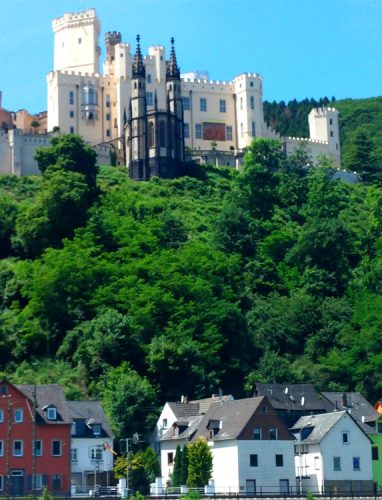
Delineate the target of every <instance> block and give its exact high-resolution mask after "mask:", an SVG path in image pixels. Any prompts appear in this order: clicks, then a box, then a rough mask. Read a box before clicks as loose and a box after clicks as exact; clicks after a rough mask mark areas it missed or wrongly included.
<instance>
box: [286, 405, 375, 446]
mask: <svg viewBox="0 0 382 500" xmlns="http://www.w3.org/2000/svg"><path fill="white" fill-rule="evenodd" d="M345 415H346V416H348V417H349V418H350V419H351V420H353V422H354V424H355V425H356V426H357V427H358V428H359V429H360V431H361V432H362V433H363V434H365V435H366V437H367V438H368V439H370V438H369V437H368V436H367V433H366V432H365V430H364V429H363V428H361V427H360V426H359V425H358V424H357V422H356V421H355V420H354V418H353V417H352V416H351V415H350V414H349V413H348V412H346V411H334V412H331V413H322V414H319V415H308V416H305V417H301V418H299V419H298V421H297V422H296V423H295V424H294V426H293V427H292V429H291V431H292V432H293V433H294V434H296V433H297V434H298V436H297V437H298V439H299V440H300V435H299V434H300V432H301V431H302V429H309V428H311V429H312V431H311V432H310V433H309V434H307V435H306V436H305V437H303V436H301V438H302V439H301V441H302V442H303V443H306V444H313V443H320V442H321V441H322V440H323V438H324V437H325V436H326V435H327V433H328V432H329V431H330V430H331V429H332V428H333V427H334V426H335V425H336V424H337V422H339V421H340V420H341V419H342V418H344V417H345Z"/></svg>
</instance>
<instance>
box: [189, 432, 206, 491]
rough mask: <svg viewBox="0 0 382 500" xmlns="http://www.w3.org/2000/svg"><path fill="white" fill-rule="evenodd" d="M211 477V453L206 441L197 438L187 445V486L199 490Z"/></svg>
mask: <svg viewBox="0 0 382 500" xmlns="http://www.w3.org/2000/svg"><path fill="white" fill-rule="evenodd" d="M211 475H212V453H211V450H210V447H209V446H208V444H207V441H206V440H205V439H203V438H199V439H197V440H196V441H192V442H191V443H190V444H189V445H188V478H187V486H189V487H193V488H201V487H203V486H205V485H206V484H208V481H209V480H210V478H211Z"/></svg>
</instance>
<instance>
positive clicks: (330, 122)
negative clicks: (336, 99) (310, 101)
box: [308, 108, 341, 163]
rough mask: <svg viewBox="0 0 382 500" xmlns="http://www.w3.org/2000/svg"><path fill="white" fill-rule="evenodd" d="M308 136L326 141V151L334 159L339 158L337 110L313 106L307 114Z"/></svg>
mask: <svg viewBox="0 0 382 500" xmlns="http://www.w3.org/2000/svg"><path fill="white" fill-rule="evenodd" d="M308 120H309V132H310V138H311V139H313V140H316V141H324V142H327V143H328V153H329V155H330V156H332V157H333V158H334V159H335V161H336V160H338V163H339V159H340V155H341V151H340V131H339V120H338V110H337V109H335V108H313V109H312V111H311V112H310V113H309V116H308Z"/></svg>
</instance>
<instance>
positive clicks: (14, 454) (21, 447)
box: [12, 439, 24, 457]
mask: <svg viewBox="0 0 382 500" xmlns="http://www.w3.org/2000/svg"><path fill="white" fill-rule="evenodd" d="M16 443H20V445H21V446H20V453H19V454H16V453H15V450H16V447H15V445H16ZM12 455H13V456H14V457H22V456H24V441H22V440H21V439H15V440H14V441H13V445H12Z"/></svg>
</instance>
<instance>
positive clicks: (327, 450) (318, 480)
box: [291, 411, 374, 494]
mask: <svg viewBox="0 0 382 500" xmlns="http://www.w3.org/2000/svg"><path fill="white" fill-rule="evenodd" d="M361 425H362V424H360V425H359V424H357V422H356V421H355V420H354V419H353V417H352V416H351V415H350V414H349V413H348V412H346V411H337V412H333V413H325V414H321V415H310V416H306V417H301V418H300V419H299V420H298V421H297V422H296V423H295V425H294V426H293V428H292V429H291V430H292V432H293V434H294V435H295V437H296V439H297V441H296V443H297V444H296V448H295V449H296V456H295V466H296V476H297V483H298V486H299V489H300V490H302V493H306V492H308V491H312V492H313V493H315V492H317V493H325V494H327V493H347V494H348V493H351V492H354V493H361V492H363V493H370V492H373V487H374V485H373V472H372V458H371V441H370V439H369V437H368V436H367V434H366V433H365V432H364V430H363V429H362V428H361Z"/></svg>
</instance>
